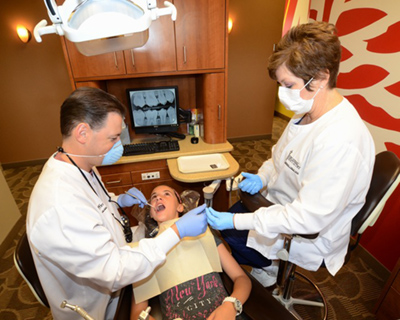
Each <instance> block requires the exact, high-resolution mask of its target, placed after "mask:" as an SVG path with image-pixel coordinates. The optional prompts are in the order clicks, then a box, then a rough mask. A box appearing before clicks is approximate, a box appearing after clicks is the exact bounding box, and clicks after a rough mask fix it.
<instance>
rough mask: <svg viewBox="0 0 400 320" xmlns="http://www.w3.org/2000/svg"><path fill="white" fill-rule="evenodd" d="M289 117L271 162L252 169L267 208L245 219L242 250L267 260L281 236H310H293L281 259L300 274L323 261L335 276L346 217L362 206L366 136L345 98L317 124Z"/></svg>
mask: <svg viewBox="0 0 400 320" xmlns="http://www.w3.org/2000/svg"><path fill="white" fill-rule="evenodd" d="M298 121H299V119H298V118H297V119H292V120H291V121H290V122H289V123H288V126H287V127H286V129H285V131H284V133H283V134H282V136H281V138H280V139H279V141H278V143H277V144H276V145H275V146H274V147H273V153H272V155H273V156H272V159H270V160H268V161H266V162H265V163H264V164H263V165H262V166H261V167H260V169H259V171H258V175H259V176H260V177H261V179H262V181H263V184H264V186H267V194H266V197H267V199H268V200H270V201H271V202H273V203H276V204H278V205H274V206H272V207H269V208H260V209H259V210H257V211H256V212H255V214H254V216H253V218H254V220H253V223H254V226H255V230H252V231H250V233H249V237H248V241H247V245H248V246H249V247H252V248H254V249H256V250H258V251H259V252H260V253H262V254H263V255H264V256H266V257H268V258H270V259H276V253H277V251H278V250H280V249H281V248H282V247H283V241H282V237H281V236H280V234H281V233H289V234H290V233H297V234H314V233H319V237H318V238H317V239H315V240H307V239H297V238H296V239H294V240H293V241H292V246H291V249H290V258H289V260H290V261H291V262H293V263H295V264H296V265H299V266H300V267H303V268H305V269H308V270H313V271H315V270H317V269H318V268H319V266H320V265H321V263H322V262H323V261H325V265H326V267H327V269H328V271H329V272H330V273H331V274H332V275H335V274H336V272H337V271H338V270H339V269H340V268H341V266H342V265H343V263H344V258H345V255H346V252H347V247H348V243H349V238H350V227H351V220H352V218H353V217H354V216H355V214H356V213H357V212H358V211H359V210H360V208H361V207H362V205H363V204H364V202H365V196H366V194H367V191H368V188H369V184H370V181H371V176H372V171H373V165H374V161H375V147H374V142H373V140H372V137H371V134H370V132H369V131H368V129H367V127H366V126H365V124H364V123H363V121H362V120H361V118H360V117H359V115H358V113H357V112H356V110H355V109H354V107H353V106H352V105H351V104H350V102H349V101H348V100H347V99H344V100H343V101H342V102H341V103H340V104H339V105H338V106H336V107H335V108H333V109H332V110H330V111H329V112H327V113H326V114H325V115H323V116H322V117H321V118H319V119H318V120H317V121H315V122H313V123H311V124H307V125H297V124H296V123H297V122H298Z"/></svg>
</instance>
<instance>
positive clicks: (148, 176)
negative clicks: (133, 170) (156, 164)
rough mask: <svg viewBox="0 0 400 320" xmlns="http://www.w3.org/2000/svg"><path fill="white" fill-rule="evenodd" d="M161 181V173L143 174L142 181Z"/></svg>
mask: <svg viewBox="0 0 400 320" xmlns="http://www.w3.org/2000/svg"><path fill="white" fill-rule="evenodd" d="M153 179H160V171H154V172H146V173H142V180H153Z"/></svg>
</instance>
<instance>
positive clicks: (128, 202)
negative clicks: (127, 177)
mask: <svg viewBox="0 0 400 320" xmlns="http://www.w3.org/2000/svg"><path fill="white" fill-rule="evenodd" d="M128 193H130V194H131V195H132V196H133V197H132V196H130V195H129V194H121V195H120V196H119V197H118V204H119V205H120V206H121V207H132V206H133V205H134V204H138V205H139V207H141V208H143V207H144V206H145V204H146V203H147V199H146V197H145V196H144V195H143V193H142V192H141V191H140V190H138V189H136V188H130V189H129V191H128Z"/></svg>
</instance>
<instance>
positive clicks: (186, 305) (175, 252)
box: [131, 185, 251, 320]
mask: <svg viewBox="0 0 400 320" xmlns="http://www.w3.org/2000/svg"><path fill="white" fill-rule="evenodd" d="M150 204H151V205H152V208H150V210H149V211H150V212H149V213H148V215H147V213H146V215H147V218H146V222H145V223H146V225H149V224H148V222H149V221H148V220H149V219H154V221H155V222H156V223H157V225H158V228H159V230H160V231H159V233H161V232H163V230H164V229H165V228H163V225H165V224H168V223H170V220H174V219H177V218H179V216H180V215H182V214H183V212H184V211H185V212H186V211H187V210H185V209H192V208H184V207H185V206H184V203H182V200H181V197H180V196H179V194H178V193H177V192H176V191H175V190H174V189H172V188H171V187H169V186H165V185H161V186H158V187H156V188H155V189H154V190H153V191H152V193H151V197H150ZM196 204H197V202H196ZM147 233H149V232H147ZM150 233H151V229H150ZM206 236H208V237H211V242H209V243H211V245H210V247H212V248H211V251H212V250H214V251H215V255H216V257H217V260H218V256H219V260H220V264H221V266H222V269H223V270H224V271H225V273H226V274H227V275H228V276H229V277H230V278H231V279H232V281H233V291H232V294H231V297H234V298H236V299H237V300H239V301H240V302H241V303H242V304H243V303H245V302H246V300H247V298H248V297H249V294H250V291H251V282H250V279H249V278H248V277H247V276H246V274H245V273H244V271H243V270H242V268H241V267H240V266H239V264H238V263H237V262H236V260H234V258H233V257H232V256H231V254H230V253H229V252H228V250H227V249H226V247H225V246H224V244H223V243H222V242H221V240H220V239H219V238H218V237H212V236H211V234H210V233H209V230H208V231H207V232H206V235H202V236H199V237H196V238H184V239H183V240H182V241H181V243H183V244H182V247H184V248H185V249H182V248H179V246H181V243H179V244H178V245H177V246H176V247H174V248H173V249H172V250H171V251H170V252H169V253H168V254H167V262H166V265H168V263H170V262H171V261H168V259H172V258H173V259H176V260H174V261H172V262H173V264H175V266H176V265H177V264H180V263H182V264H183V263H186V264H187V263H191V261H193V260H195V259H193V260H192V259H190V258H188V256H192V257H200V256H201V255H202V254H204V253H202V252H200V251H199V250H198V248H199V246H198V245H197V246H196V245H195V244H193V243H192V242H195V241H196V240H197V239H200V238H202V237H206ZM191 241H192V242H191ZM199 241H204V238H203V239H200V240H199ZM192 245H193V247H192ZM215 245H216V246H217V248H215V247H214V246H215ZM185 246H186V247H185ZM188 249H189V250H188ZM180 250H187V251H186V252H187V253H188V254H185V255H182V251H180ZM185 257H186V258H185ZM218 267H219V268H220V266H219V263H218ZM161 268H162V267H161ZM199 268H200V266H199V265H197V264H196V265H190V268H189V269H192V270H196V269H199ZM176 269H178V268H171V266H169V267H168V268H167V271H165V270H164V271H163V273H162V275H163V277H168V278H171V279H173V278H174V277H175V278H180V277H182V275H181V274H177V273H181V272H182V271H177V270H176ZM227 296H228V294H227V292H226V290H225V288H224V286H223V283H222V280H221V278H220V275H219V273H218V272H216V271H212V272H210V273H207V274H202V275H200V276H199V277H195V278H193V279H190V280H188V281H185V282H183V283H180V284H176V285H174V286H173V287H171V288H168V289H166V290H165V291H163V292H162V293H161V294H160V295H159V300H160V306H161V311H162V315H163V319H168V320H172V319H179V318H180V319H213V320H217V319H220V320H228V319H232V320H234V319H236V314H237V311H236V308H235V306H234V303H233V302H230V301H225V302H224V299H225V298H226V297H227ZM147 306H148V301H147V300H146V301H143V302H139V303H136V302H135V295H134V296H133V298H132V308H131V320H137V319H138V318H139V315H140V313H141V312H142V311H143V310H145V309H146V308H147ZM237 318H238V319H247V317H245V315H244V314H242V316H238V317H237ZM149 319H154V318H153V317H152V316H151V315H150V317H149Z"/></svg>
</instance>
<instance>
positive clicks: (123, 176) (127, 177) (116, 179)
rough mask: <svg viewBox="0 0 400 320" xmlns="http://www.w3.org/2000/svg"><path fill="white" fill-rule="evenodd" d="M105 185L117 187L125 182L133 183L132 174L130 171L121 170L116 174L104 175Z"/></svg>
mask: <svg viewBox="0 0 400 320" xmlns="http://www.w3.org/2000/svg"><path fill="white" fill-rule="evenodd" d="M101 178H102V179H103V182H104V185H105V186H106V187H117V186H122V185H125V184H132V179H131V174H130V173H129V172H121V173H115V174H106V175H102V176H101Z"/></svg>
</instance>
